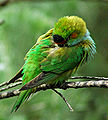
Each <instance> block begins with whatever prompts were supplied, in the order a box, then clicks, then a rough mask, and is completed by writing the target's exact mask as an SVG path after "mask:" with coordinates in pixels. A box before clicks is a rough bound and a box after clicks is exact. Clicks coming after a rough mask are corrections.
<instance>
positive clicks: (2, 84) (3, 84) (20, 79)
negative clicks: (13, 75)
mask: <svg viewBox="0 0 108 120" xmlns="http://www.w3.org/2000/svg"><path fill="white" fill-rule="evenodd" d="M20 81H22V78H19V79H17V81H16V82H20ZM9 82H10V81H7V82H3V83H1V84H0V87H3V86H5V85H7V84H8V83H9Z"/></svg>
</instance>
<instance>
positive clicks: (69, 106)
mask: <svg viewBox="0 0 108 120" xmlns="http://www.w3.org/2000/svg"><path fill="white" fill-rule="evenodd" d="M52 90H53V91H54V92H56V93H57V94H58V95H59V96H60V97H61V98H62V99H63V100H64V101H65V103H66V104H67V106H68V108H69V109H70V111H73V109H72V107H71V105H70V104H69V103H68V101H67V100H66V98H65V97H64V96H63V95H62V94H61V93H60V92H58V91H57V90H55V89H52Z"/></svg>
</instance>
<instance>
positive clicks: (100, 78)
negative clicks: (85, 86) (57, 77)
mask: <svg viewBox="0 0 108 120" xmlns="http://www.w3.org/2000/svg"><path fill="white" fill-rule="evenodd" d="M70 79H88V80H108V78H106V77H94V76H74V77H71V78H70Z"/></svg>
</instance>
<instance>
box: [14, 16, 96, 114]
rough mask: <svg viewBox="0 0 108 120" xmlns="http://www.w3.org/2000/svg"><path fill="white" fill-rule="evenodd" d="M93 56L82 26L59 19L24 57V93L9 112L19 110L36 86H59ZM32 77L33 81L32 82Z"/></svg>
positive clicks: (73, 18) (72, 20)
mask: <svg viewBox="0 0 108 120" xmlns="http://www.w3.org/2000/svg"><path fill="white" fill-rule="evenodd" d="M73 33H74V34H73ZM75 37H76V38H75ZM55 41H56V42H57V43H56V42H55ZM95 52H96V50H95V43H94V41H93V40H92V38H91V37H90V35H89V32H88V30H87V28H86V24H85V22H84V21H83V20H82V19H81V18H79V17H76V16H70V17H68V16H66V17H63V18H61V19H60V20H59V21H58V22H57V23H56V24H55V27H54V28H53V29H51V30H49V31H48V32H47V33H46V34H44V35H42V36H40V37H39V38H38V40H37V42H36V44H35V45H34V46H33V47H32V48H31V49H30V50H29V52H28V53H27V55H26V57H25V64H24V66H23V68H22V69H23V70H22V73H21V74H22V75H23V76H22V86H23V87H22V90H24V89H26V90H24V91H22V92H21V93H20V95H19V97H18V99H17V101H16V103H15V104H14V106H13V109H12V112H13V111H16V110H17V109H18V108H19V106H20V105H21V104H22V103H23V102H24V101H25V99H27V98H28V97H29V96H30V95H31V93H32V92H33V91H35V90H36V87H37V86H39V85H41V84H44V83H45V84H57V83H58V82H60V83H61V84H62V83H63V82H64V81H65V80H68V78H69V77H70V76H71V75H73V74H74V73H75V72H76V70H77V69H78V68H79V66H80V65H81V64H82V63H84V62H86V61H87V59H88V58H91V57H92V56H93V54H94V53H95ZM17 76H18V75H17ZM19 76H20V75H19ZM35 77H37V78H36V80H33V78H35Z"/></svg>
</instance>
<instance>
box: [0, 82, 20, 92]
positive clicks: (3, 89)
mask: <svg viewBox="0 0 108 120" xmlns="http://www.w3.org/2000/svg"><path fill="white" fill-rule="evenodd" d="M21 84H22V82H17V83H14V84H12V85H8V86H6V87H5V88H1V89H0V92H2V91H5V90H8V89H10V88H13V87H16V86H18V85H21Z"/></svg>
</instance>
